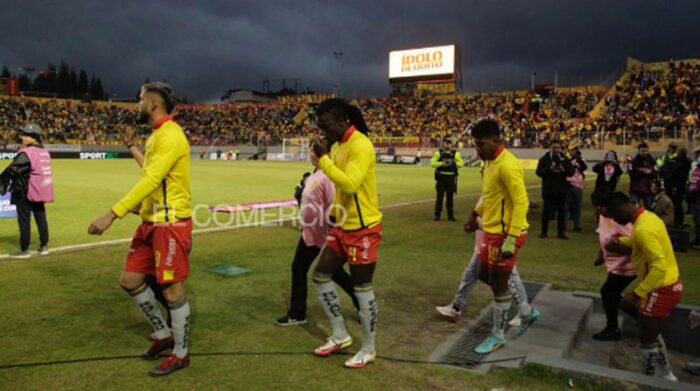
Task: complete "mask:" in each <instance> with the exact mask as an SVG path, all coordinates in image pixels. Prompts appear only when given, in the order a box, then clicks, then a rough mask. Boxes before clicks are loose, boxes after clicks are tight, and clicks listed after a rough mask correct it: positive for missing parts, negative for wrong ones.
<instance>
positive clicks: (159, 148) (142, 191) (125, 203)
mask: <svg viewBox="0 0 700 391" xmlns="http://www.w3.org/2000/svg"><path fill="white" fill-rule="evenodd" d="M163 136H165V135H163ZM163 136H161V137H159V138H158V139H157V141H156V145H154V146H153V151H154V153H153V154H152V155H151V156H149V158H148V159H149V160H148V164H147V165H146V167H145V168H143V169H142V170H141V180H139V181H138V183H136V186H134V187H133V188H132V189H131V191H129V192H128V193H127V194H126V195H125V196H124V198H122V199H121V200H120V201H119V202H117V203H116V204H115V205H114V206H113V207H112V212H114V214H116V215H117V217H124V216H125V215H126V214H127V213H129V211H131V210H134V209H136V207H137V206H138V205H139V204H140V203H141V201H143V200H144V199H145V198H146V197H148V195H149V194H151V193H152V192H153V191H154V190H155V189H157V188H158V185H160V183H161V182H162V181H163V179H164V178H165V176H166V175H168V172H169V171H170V169H171V168H172V167H173V165H174V164H175V162H177V160H178V159H180V157H181V155H182V154H181V153H180V151H179V150H178V143H177V138H175V137H163Z"/></svg>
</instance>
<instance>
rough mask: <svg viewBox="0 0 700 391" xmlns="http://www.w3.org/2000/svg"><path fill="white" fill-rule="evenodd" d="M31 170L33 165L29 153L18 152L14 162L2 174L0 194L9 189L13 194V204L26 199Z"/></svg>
mask: <svg viewBox="0 0 700 391" xmlns="http://www.w3.org/2000/svg"><path fill="white" fill-rule="evenodd" d="M31 170H32V166H31V163H30V162H29V157H28V156H27V154H26V153H18V154H17V156H15V158H14V160H12V163H10V165H9V166H7V168H5V171H3V172H2V174H0V194H5V193H7V190H8V189H9V190H10V193H11V194H12V196H11V197H10V202H11V203H13V204H16V203H17V202H19V201H21V200H24V199H26V198H27V190H28V189H29V173H30V172H31Z"/></svg>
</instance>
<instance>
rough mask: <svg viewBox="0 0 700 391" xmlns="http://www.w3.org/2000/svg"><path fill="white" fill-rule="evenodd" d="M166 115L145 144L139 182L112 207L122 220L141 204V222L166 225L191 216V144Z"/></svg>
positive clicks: (154, 127)
mask: <svg viewBox="0 0 700 391" xmlns="http://www.w3.org/2000/svg"><path fill="white" fill-rule="evenodd" d="M172 119H173V116H172V115H169V116H167V117H165V118H163V119H162V120H161V121H158V122H157V123H155V124H154V125H153V132H152V133H151V136H150V137H148V140H147V141H146V153H145V159H144V162H143V167H142V168H141V180H140V181H139V182H138V183H137V184H136V186H134V187H133V188H132V189H131V191H129V193H127V194H126V195H125V196H124V198H122V199H121V201H119V202H117V204H116V205H114V206H113V207H112V212H114V214H116V215H117V216H118V217H124V215H126V214H127V213H129V212H130V211H132V210H136V208H138V207H139V204H140V205H141V208H140V210H139V211H140V213H139V214H140V215H141V218H142V219H143V221H147V222H150V223H165V222H173V221H178V220H184V219H188V218H190V217H191V216H192V205H191V191H190V145H189V142H188V141H187V137H186V136H185V133H184V132H183V131H182V128H180V126H179V125H178V124H177V123H175V122H174V121H173V120H172Z"/></svg>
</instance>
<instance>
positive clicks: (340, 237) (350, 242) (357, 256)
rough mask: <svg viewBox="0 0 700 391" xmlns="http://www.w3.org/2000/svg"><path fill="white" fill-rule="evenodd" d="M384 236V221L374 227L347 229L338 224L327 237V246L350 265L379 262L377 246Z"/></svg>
mask: <svg viewBox="0 0 700 391" xmlns="http://www.w3.org/2000/svg"><path fill="white" fill-rule="evenodd" d="M381 238H382V223H379V224H377V225H375V226H374V227H372V228H362V229H356V230H353V231H346V230H344V229H342V228H340V227H338V226H335V227H333V228H331V230H330V232H328V236H327V237H326V246H328V247H330V248H331V249H333V251H335V253H336V254H338V257H340V259H342V260H343V261H347V262H348V264H350V265H363V264H368V263H374V262H377V247H379V242H380V241H381Z"/></svg>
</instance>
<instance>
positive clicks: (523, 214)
mask: <svg viewBox="0 0 700 391" xmlns="http://www.w3.org/2000/svg"><path fill="white" fill-rule="evenodd" d="M500 174H501V180H502V181H503V183H504V184H505V187H506V191H507V192H508V194H509V195H510V199H511V200H512V201H513V214H512V217H511V222H510V231H508V235H510V236H515V237H518V236H520V234H521V232H522V230H523V229H525V227H526V226H527V210H528V208H529V207H530V201H529V200H528V198H527V191H525V174H524V172H523V168H522V167H521V166H520V165H519V164H518V161H517V160H513V161H512V162H508V164H506V165H504V166H503V168H502V169H501V172H500Z"/></svg>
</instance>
